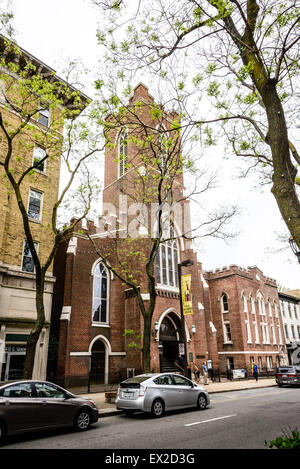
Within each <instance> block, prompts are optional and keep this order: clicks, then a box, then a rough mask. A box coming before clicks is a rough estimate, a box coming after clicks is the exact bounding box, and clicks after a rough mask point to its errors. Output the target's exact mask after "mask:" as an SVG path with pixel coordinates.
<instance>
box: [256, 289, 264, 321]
mask: <svg viewBox="0 0 300 469" xmlns="http://www.w3.org/2000/svg"><path fill="white" fill-rule="evenodd" d="M257 303H258V314H259V315H260V316H265V314H266V308H265V302H264V299H263V296H262V294H261V293H260V292H258V294H257Z"/></svg>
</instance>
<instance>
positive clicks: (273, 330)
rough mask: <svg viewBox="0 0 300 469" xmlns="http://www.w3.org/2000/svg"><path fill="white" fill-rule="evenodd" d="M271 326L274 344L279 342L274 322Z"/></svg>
mask: <svg viewBox="0 0 300 469" xmlns="http://www.w3.org/2000/svg"><path fill="white" fill-rule="evenodd" d="M270 327H271V335H272V341H273V344H277V341H276V334H275V327H274V324H273V323H272V324H271V326H270Z"/></svg>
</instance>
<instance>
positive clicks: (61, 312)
mask: <svg viewBox="0 0 300 469" xmlns="http://www.w3.org/2000/svg"><path fill="white" fill-rule="evenodd" d="M138 100H140V101H141V102H142V103H144V104H145V103H146V104H147V103H153V98H152V97H151V96H150V95H149V94H148V90H147V88H146V87H145V86H144V85H139V86H138V87H137V88H136V89H135V91H134V95H133V98H132V99H131V101H130V104H132V105H133V104H134V103H135V102H136V101H138ZM139 112H140V118H141V120H142V119H143V120H144V122H146V121H147V122H148V125H149V126H151V125H152V126H153V127H155V125H156V124H155V122H154V123H153V122H152V123H151V120H150V117H149V113H148V114H147V113H146V111H145V108H144V107H143V106H141V107H140V110H139ZM172 116H173V117H174V115H173V114H169V115H168V117H169V118H171V117H172ZM165 125H166V127H167V125H168V123H167V119H166V123H165ZM134 129H135V130H134V132H136V127H134ZM117 138H118V129H117V128H116V129H113V130H112V131H111V133H110V139H111V142H114V143H115V142H116V141H117ZM178 145H179V144H178ZM128 154H130V158H131V169H132V168H133V167H135V168H139V167H142V166H143V165H146V169H147V171H148V174H149V181H148V187H147V188H146V189H149V188H150V189H149V191H148V193H149V192H150V190H152V189H153V186H154V184H155V178H154V177H153V174H155V168H153V167H152V165H151V164H149V163H148V165H147V164H145V161H144V160H141V159H139V158H140V156H139V152H138V149H137V147H136V146H134V141H130V142H129V143H128ZM138 174H139V173H138V172H136V173H134V172H133V171H131V170H128V173H127V174H126V175H124V176H122V177H119V174H118V162H117V159H116V145H108V146H107V151H106V160H105V177H104V191H103V203H104V204H107V203H110V204H111V206H109V205H106V207H108V208H107V210H106V212H107V213H104V215H105V217H106V222H107V220H108V219H109V221H110V232H107V231H105V230H107V226H104V225H103V224H102V225H101V221H102V218H101V217H100V224H99V226H95V225H94V224H93V223H92V222H90V223H89V226H88V228H86V229H85V228H82V231H80V232H77V233H74V234H73V238H72V239H71V240H70V241H69V243H68V245H65V246H62V247H61V249H60V252H59V253H58V254H57V257H56V261H55V264H54V274H55V275H57V278H58V281H57V284H56V300H55V304H54V310H53V317H54V318H56V320H57V319H58V318H60V320H59V322H60V330H59V356H58V368H57V378H59V379H60V380H61V382H62V384H64V385H66V386H70V385H76V384H80V383H86V382H87V377H88V375H89V372H90V371H91V376H92V378H93V379H95V380H96V381H98V382H99V381H102V382H105V383H108V382H118V381H119V380H120V378H121V377H122V378H123V377H124V376H126V373H127V372H128V369H130V368H134V369H135V372H139V371H141V370H142V354H141V350H140V347H139V346H140V345H141V342H142V339H141V338H139V335H140V334H143V316H142V314H141V312H140V308H139V305H138V301H137V298H136V296H135V295H134V291H133V289H132V288H129V287H128V285H127V286H126V285H125V284H122V282H121V280H120V279H119V278H118V276H117V275H115V274H112V273H111V272H110V271H108V282H107V286H106V288H107V292H108V293H107V297H108V316H107V318H106V320H105V321H102V322H101V321H98V322H97V321H96V322H95V321H94V320H93V285H94V281H95V278H96V277H95V275H96V274H95V266H96V265H97V262H99V261H101V253H102V254H103V253H104V254H105V256H104V255H102V258H103V257H105V258H106V260H107V261H108V264H109V265H111V266H115V265H116V264H117V244H116V242H118V243H119V245H118V246H120V243H121V241H122V242H123V243H124V244H123V246H122V252H121V254H120V251H118V256H119V257H120V256H121V257H122V256H123V257H124V258H125V257H126V255H127V254H128V253H129V252H130V253H131V254H130V256H127V257H129V259H127V262H129V263H130V262H131V263H132V265H131V268H132V269H133V271H134V272H135V275H136V278H137V281H138V285H139V288H140V291H141V293H142V294H143V298H144V301H145V302H147V301H148V299H147V298H148V297H147V294H148V293H147V292H148V287H147V286H148V283H147V277H146V272H145V259H147V255H148V253H149V248H150V241H149V238H147V237H146V238H143V239H141V238H139V239H137V240H134V239H133V240H130V241H129V240H128V239H127V238H126V239H124V240H120V236H121V231H120V230H119V231H118V230H117V227H118V225H117V220H118V221H119V219H120V218H121V207H120V205H119V200H120V199H119V196H120V195H124V194H126V195H129V197H130V199H131V201H132V200H136V201H140V198H139V185H138V183H137V180H138ZM144 193H145V192H144ZM172 195H173V200H181V199H183V175H182V173H180V172H179V173H178V176H176V178H175V180H174V185H173V189H172ZM149 200H150V199H149V198H148V202H149ZM143 201H144V200H143ZM148 202H147V203H148ZM181 207H182V213H181V216H182V217H186V218H187V219H188V220H185V221H186V222H187V223H188V225H189V224H190V220H189V218H190V214H189V201H188V200H184V199H183V200H182V202H181ZM131 215H132V214H131ZM127 221H128V220H127ZM179 223H180V220H179ZM174 226H175V224H174ZM175 228H176V226H175ZM88 233H89V235H90V236H91V237H92V239H93V241H94V243H95V245H96V247H97V249H98V253H97V252H96V251H95V249H94V247H93V245H92V244H91V241H90V240H89V239H88V238H87V236H86V235H87V234H88ZM109 234H114V235H115V237H114V236H110V235H109ZM116 236H119V238H117V240H116ZM126 243H127V244H126ZM118 249H119V248H118ZM166 252H167V251H166ZM186 259H191V260H193V262H194V263H193V265H191V266H189V267H184V268H183V271H182V274H191V290H192V301H193V303H192V305H193V314H189V315H186V316H185V325H186V326H185V330H186V338H187V361H188V366H189V367H192V364H193V363H195V364H196V365H197V366H198V367H200V366H201V365H202V363H203V361H207V360H211V363H212V366H213V368H214V369H218V368H221V369H222V371H226V366H227V362H228V358H229V357H232V358H234V367H235V368H245V367H247V366H248V365H249V360H250V356H254V358H255V360H258V357H259V356H262V357H263V364H265V357H266V356H272V357H273V363H274V364H276V360H277V356H278V354H279V352H278V350H279V349H278V347H279V345H280V343H279V342H280V341H279V339H278V340H277V345H271V344H262V341H261V342H260V344H259V345H258V344H250V343H248V342H247V337H246V329H245V318H244V316H245V313H244V311H243V306H242V298H241V295H242V292H244V294H245V295H246V297H247V298H248V299H249V295H250V293H252V294H253V296H254V297H255V301H256V298H257V297H256V295H257V292H258V291H261V293H262V295H263V298H264V299H265V300H267V298H270V299H271V301H272V302H273V303H274V301H275V302H276V304H277V305H278V304H279V302H278V295H277V288H276V283H275V282H274V281H273V280H271V279H267V278H265V277H264V276H263V274H262V273H261V272H260V271H259V269H256V268H253V269H248V270H247V271H246V270H245V269H244V270H242V269H240V268H237V267H231V268H230V269H229V270H224V271H220V272H217V273H210V272H206V273H205V279H204V275H203V272H202V265H201V263H200V262H198V260H197V255H196V253H195V252H194V251H193V249H192V248H191V242H190V241H189V240H187V239H185V238H181V239H179V240H178V261H179V262H182V261H183V260H186ZM176 268H177V265H176ZM168 275H169V274H168ZM174 275H175V274H174ZM258 276H259V279H258ZM162 283H163V282H162ZM101 288H102V287H101ZM156 291H157V297H156V304H155V310H154V314H153V318H152V327H151V329H152V337H151V345H150V347H151V369H152V370H154V371H162V370H167V369H168V366H170V364H171V366H173V367H174V361H176V360H177V359H178V357H179V351H180V344H181V343H182V341H183V334H182V328H181V315H180V300H179V289H178V287H177V288H176V287H174V286H173V287H170V286H169V285H168V286H166V284H165V285H164V284H163V285H162V284H157V288H156ZM224 292H225V293H226V295H227V296H228V303H229V312H228V313H227V316H229V318H230V325H231V334H232V341H231V343H226V344H224V335H223V322H222V314H221V310H220V298H221V296H222V294H223V293H224ZM101 295H102V293H101ZM273 303H272V305H273ZM278 311H279V306H278ZM267 314H268V313H267ZM250 315H251V313H250V306H249V316H250ZM257 316H258V313H257ZM273 318H274V319H273V321H274V324H273V325H274V327H276V328H277V325H279V326H280V328H281V329H282V325H281V323H279V321H280V319H277V318H275V317H274V314H273ZM279 318H280V315H279ZM267 320H268V323H269V324H270V323H271V318H269V316H267ZM156 323H157V327H158V330H157V331H156V330H155V324H156ZM249 325H250V326H249V327H250V328H251V327H252V328H253V322H252V320H249ZM192 326H194V327H193V329H192ZM258 326H259V327H260V323H259V322H258ZM126 330H127V331H128V330H133V331H134V335H129V336H128V335H125V334H124V333H125V331H126ZM251 333H252V337H253V331H251ZM276 333H277V330H276ZM281 334H282V335H281V336H282V338H283V337H284V336H283V332H282V330H281ZM133 341H135V342H136V346H135V347H131V343H132V342H133Z"/></svg>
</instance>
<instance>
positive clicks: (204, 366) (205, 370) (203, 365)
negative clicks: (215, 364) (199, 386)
mask: <svg viewBox="0 0 300 469" xmlns="http://www.w3.org/2000/svg"><path fill="white" fill-rule="evenodd" d="M202 371H203V375H204V384H208V380H207V376H208V371H207V366H206V364H205V362H203V364H202Z"/></svg>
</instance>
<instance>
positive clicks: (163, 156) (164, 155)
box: [157, 124, 168, 171]
mask: <svg viewBox="0 0 300 469" xmlns="http://www.w3.org/2000/svg"><path fill="white" fill-rule="evenodd" d="M157 131H158V132H159V134H158V145H157V146H158V152H157V153H158V155H157V156H158V158H159V161H160V168H161V170H162V171H165V170H166V169H167V164H168V145H167V142H168V134H167V132H166V128H165V126H164V125H163V124H160V125H159V126H158V128H157Z"/></svg>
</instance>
